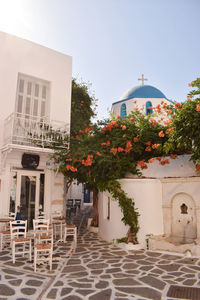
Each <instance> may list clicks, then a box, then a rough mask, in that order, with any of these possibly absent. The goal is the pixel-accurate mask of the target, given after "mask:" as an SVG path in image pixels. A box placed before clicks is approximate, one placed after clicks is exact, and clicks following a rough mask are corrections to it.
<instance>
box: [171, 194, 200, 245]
mask: <svg viewBox="0 0 200 300" xmlns="http://www.w3.org/2000/svg"><path fill="white" fill-rule="evenodd" d="M171 237H172V239H173V242H174V243H177V244H185V243H193V242H194V240H195V239H196V238H197V218H196V205H195V201H194V199H193V198H192V197H191V196H190V195H189V194H187V193H178V194H176V195H174V196H173V198H172V199H171Z"/></svg>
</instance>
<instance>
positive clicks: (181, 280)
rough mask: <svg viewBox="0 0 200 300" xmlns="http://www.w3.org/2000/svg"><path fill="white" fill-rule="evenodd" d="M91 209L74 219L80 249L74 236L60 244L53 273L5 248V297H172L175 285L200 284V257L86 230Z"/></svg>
mask: <svg viewBox="0 0 200 300" xmlns="http://www.w3.org/2000/svg"><path fill="white" fill-rule="evenodd" d="M89 214H90V211H89V210H84V211H81V212H80V214H79V215H78V216H77V217H75V218H74V219H73V220H72V222H74V223H76V225H78V229H79V230H78V243H77V247H76V248H75V249H74V244H73V242H71V241H67V242H66V243H56V244H55V247H54V258H53V271H52V272H50V271H49V268H48V266H46V265H42V266H38V269H37V270H38V272H37V273H34V272H33V262H28V261H27V259H26V258H18V259H17V261H16V264H14V265H13V264H12V260H11V251H10V249H7V250H4V251H2V252H0V299H1V300H2V299H13V300H22V299H23V300H31V299H42V300H46V299H59V300H60V299H61V300H122V299H130V300H131V299H138V300H144V299H153V300H154V299H155V300H166V299H167V300H168V299H170V300H171V299H175V298H169V297H167V296H166V295H167V291H168V289H169V287H170V286H171V285H177V286H183V287H200V272H199V271H200V258H194V257H193V258H192V257H191V258H185V257H181V256H178V255H170V254H166V253H161V252H152V251H144V250H140V251H132V250H131V251H124V250H122V249H121V248H120V247H118V246H116V245H112V244H109V243H107V242H105V241H103V240H101V239H100V238H99V237H98V236H97V235H96V234H94V233H90V232H88V231H87V229H86V225H87V218H88V217H89ZM179 299H180V298H179ZM187 299H193V298H187ZM194 299H195V298H194ZM196 300H198V299H196Z"/></svg>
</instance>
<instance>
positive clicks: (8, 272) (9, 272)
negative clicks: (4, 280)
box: [1, 269, 24, 276]
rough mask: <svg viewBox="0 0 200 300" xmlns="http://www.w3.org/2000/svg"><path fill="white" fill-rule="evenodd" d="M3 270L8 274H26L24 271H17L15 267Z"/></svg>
mask: <svg viewBox="0 0 200 300" xmlns="http://www.w3.org/2000/svg"><path fill="white" fill-rule="evenodd" d="M1 271H2V272H4V273H6V274H11V275H16V276H19V275H23V274H24V273H22V272H17V271H15V270H13V269H2V270H1Z"/></svg>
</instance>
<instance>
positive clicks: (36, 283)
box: [26, 279, 42, 286]
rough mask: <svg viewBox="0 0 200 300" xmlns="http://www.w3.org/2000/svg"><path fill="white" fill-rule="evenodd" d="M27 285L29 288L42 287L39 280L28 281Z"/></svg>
mask: <svg viewBox="0 0 200 300" xmlns="http://www.w3.org/2000/svg"><path fill="white" fill-rule="evenodd" d="M26 285H29V286H41V285H42V281H39V280H33V279H32V280H28V281H27V282H26Z"/></svg>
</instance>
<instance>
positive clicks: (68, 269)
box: [62, 265, 85, 273]
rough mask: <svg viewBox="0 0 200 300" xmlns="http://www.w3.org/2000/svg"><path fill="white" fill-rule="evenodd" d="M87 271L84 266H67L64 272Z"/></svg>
mask: <svg viewBox="0 0 200 300" xmlns="http://www.w3.org/2000/svg"><path fill="white" fill-rule="evenodd" d="M80 271H85V268H84V267H83V266H80V265H79V266H66V267H65V268H64V269H63V271H62V273H74V272H80Z"/></svg>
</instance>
